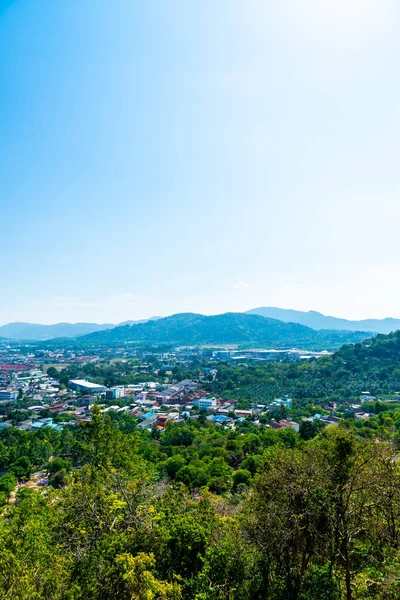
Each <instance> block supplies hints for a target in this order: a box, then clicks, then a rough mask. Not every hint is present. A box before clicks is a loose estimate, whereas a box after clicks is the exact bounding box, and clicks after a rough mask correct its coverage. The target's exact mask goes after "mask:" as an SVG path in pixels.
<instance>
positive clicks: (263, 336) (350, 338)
mask: <svg viewBox="0 0 400 600" xmlns="http://www.w3.org/2000/svg"><path fill="white" fill-rule="evenodd" d="M367 337H369V334H368V333H366V332H348V331H314V330H313V329H311V328H309V327H305V326H303V325H299V324H296V323H284V322H282V321H278V320H276V319H268V318H266V317H262V316H260V315H248V314H243V313H225V314H222V315H215V316H204V315H198V314H193V313H182V314H177V315H173V316H171V317H166V318H164V319H159V320H157V321H149V322H147V323H140V324H137V325H132V326H130V325H126V326H123V327H115V328H114V329H111V330H106V331H100V332H96V333H92V334H89V335H86V336H82V337H80V338H79V341H80V343H82V344H85V343H89V344H90V343H93V344H98V343H101V344H110V345H112V344H116V343H125V342H154V343H171V344H181V345H200V344H222V343H225V344H228V343H229V344H255V345H260V344H263V345H268V346H277V347H299V348H309V349H324V348H326V349H330V348H338V347H340V346H341V345H342V344H346V343H352V342H358V341H360V340H363V339H365V338H367Z"/></svg>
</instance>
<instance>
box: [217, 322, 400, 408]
mask: <svg viewBox="0 0 400 600" xmlns="http://www.w3.org/2000/svg"><path fill="white" fill-rule="evenodd" d="M237 387H239V391H237V392H236V391H234V390H236V388H237ZM212 391H213V393H221V394H222V393H224V392H226V393H227V394H228V395H233V396H235V395H236V396H238V397H241V398H248V399H250V400H254V401H264V400H273V399H274V398H276V397H277V396H279V395H281V394H290V395H292V396H293V397H295V398H297V399H298V400H300V401H301V400H303V401H308V400H309V401H312V402H314V403H315V404H318V403H319V402H321V401H323V400H335V399H337V400H343V399H352V400H356V399H358V398H359V397H360V394H361V393H362V392H363V391H368V392H370V393H371V394H373V395H385V394H390V395H393V394H396V392H399V391H400V331H397V332H394V333H391V334H389V335H384V334H380V335H378V336H376V337H374V338H372V339H368V340H365V341H364V342H361V343H356V344H355V345H347V346H343V347H342V348H341V349H340V350H339V351H338V352H336V353H335V354H333V355H332V356H326V357H323V358H320V359H318V360H311V361H308V362H306V363H304V362H300V363H299V362H274V363H263V364H257V365H256V366H247V365H242V366H240V365H238V366H237V368H235V369H234V368H233V367H231V366H230V365H228V364H227V365H225V366H221V367H220V368H219V372H218V382H216V383H215V384H214V388H213V390H212Z"/></svg>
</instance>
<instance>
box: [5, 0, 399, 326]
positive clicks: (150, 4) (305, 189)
mask: <svg viewBox="0 0 400 600" xmlns="http://www.w3.org/2000/svg"><path fill="white" fill-rule="evenodd" d="M396 5H397V2H396V1H395V0H325V1H324V2H322V1H321V0H282V2H265V1H264V0H246V1H245V2H244V1H243V0H218V1H215V0H193V1H189V2H188V1H187V0H168V1H165V0H146V1H145V2H143V1H141V2H137V1H136V0H112V1H110V0H14V1H12V0H8V1H6V0H0V207H1V211H0V216H1V235H0V256H1V269H0V276H1V295H0V323H5V322H8V321H12V320H26V321H31V322H43V323H52V322H57V321H78V320H89V321H98V322H99V321H102V322H105V321H107V322H118V321H121V320H124V319H135V318H142V317H148V316H151V315H168V314H172V313H175V312H181V311H193V312H203V313H206V314H210V313H218V312H225V311H228V310H246V309H249V308H252V307H255V306H260V305H269V306H281V307H286V308H297V309H302V310H309V309H316V310H321V311H323V312H326V313H330V314H334V315H337V316H344V317H349V318H363V317H374V316H375V317H384V316H395V317H399V316H400V308H398V304H399V303H398V300H399V296H400V245H399V239H400V235H399V223H400V198H399V192H400V170H399V166H398V161H399V155H400V131H399V129H400V89H399V87H400V77H399V75H400V73H399V65H400V35H399V33H400V32H399V21H398V17H399V15H398V11H397V7H396ZM274 7H275V8H274Z"/></svg>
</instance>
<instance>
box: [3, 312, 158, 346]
mask: <svg viewBox="0 0 400 600" xmlns="http://www.w3.org/2000/svg"><path fill="white" fill-rule="evenodd" d="M159 318H161V317H151V319H141V320H140V321H124V322H123V323H119V325H135V324H136V323H145V322H146V321H148V320H152V319H159ZM113 327H116V325H115V324H112V323H102V324H99V323H55V324H54V325H40V324H38V323H23V322H21V323H20V322H17V323H8V324H7V325H2V326H0V337H2V338H7V339H10V340H29V341H37V342H41V341H46V340H51V339H53V338H60V337H65V338H74V337H77V336H80V335H86V334H88V333H93V332H94V331H103V330H104V329H112V328H113Z"/></svg>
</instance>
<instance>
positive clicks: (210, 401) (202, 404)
mask: <svg viewBox="0 0 400 600" xmlns="http://www.w3.org/2000/svg"><path fill="white" fill-rule="evenodd" d="M216 407H217V399H216V398H200V400H199V409H200V410H210V409H211V410H212V409H214V408H216Z"/></svg>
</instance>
